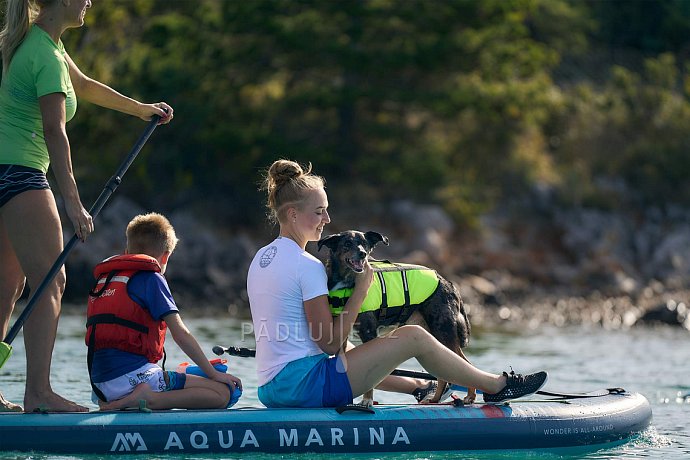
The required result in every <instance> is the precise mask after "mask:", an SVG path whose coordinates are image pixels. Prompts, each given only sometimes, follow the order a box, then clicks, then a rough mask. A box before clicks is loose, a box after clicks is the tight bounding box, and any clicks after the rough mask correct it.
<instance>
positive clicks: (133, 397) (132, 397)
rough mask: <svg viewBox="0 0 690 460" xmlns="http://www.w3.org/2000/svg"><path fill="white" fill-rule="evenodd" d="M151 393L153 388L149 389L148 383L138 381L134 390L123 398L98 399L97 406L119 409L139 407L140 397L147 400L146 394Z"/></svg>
mask: <svg viewBox="0 0 690 460" xmlns="http://www.w3.org/2000/svg"><path fill="white" fill-rule="evenodd" d="M152 393H153V390H152V389H151V387H149V385H148V383H140V384H139V385H137V387H136V388H135V389H134V391H132V392H131V393H130V394H128V395H127V396H125V397H123V398H120V399H116V400H115V401H108V402H103V401H98V407H99V408H100V409H101V410H120V409H128V408H137V407H139V401H141V400H142V399H143V400H144V401H147V400H148V396H149V395H151V394H152Z"/></svg>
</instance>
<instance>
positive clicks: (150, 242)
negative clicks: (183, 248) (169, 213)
mask: <svg viewBox="0 0 690 460" xmlns="http://www.w3.org/2000/svg"><path fill="white" fill-rule="evenodd" d="M126 234H127V252H128V253H130V254H147V255H149V256H151V257H159V256H161V255H163V253H165V252H170V253H172V252H173V251H174V250H175V246H177V241H178V240H177V235H175V229H174V228H173V226H172V225H171V224H170V221H169V220H168V219H167V218H166V217H165V216H163V215H161V214H158V213H156V212H150V213H148V214H140V215H138V216H136V217H134V218H133V219H132V220H131V221H130V222H129V224H128V225H127V232H126Z"/></svg>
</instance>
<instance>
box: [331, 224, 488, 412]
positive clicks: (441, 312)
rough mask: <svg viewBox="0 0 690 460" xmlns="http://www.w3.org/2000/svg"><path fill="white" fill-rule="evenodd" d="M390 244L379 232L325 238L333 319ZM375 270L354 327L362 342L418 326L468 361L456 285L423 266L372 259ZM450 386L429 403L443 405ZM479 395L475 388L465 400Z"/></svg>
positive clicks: (367, 397)
mask: <svg viewBox="0 0 690 460" xmlns="http://www.w3.org/2000/svg"><path fill="white" fill-rule="evenodd" d="M379 243H384V244H386V245H388V238H387V237H385V236H383V235H381V234H380V233H378V232H365V233H363V232H359V231H355V230H348V231H345V232H342V233H337V234H335V235H330V236H327V237H325V238H322V239H321V240H320V241H319V242H318V249H319V250H321V247H322V246H326V247H327V248H328V249H330V254H329V257H328V259H327V261H326V272H327V274H328V289H329V303H330V306H331V311H332V312H333V314H334V315H337V314H339V312H340V311H342V308H343V306H344V305H345V302H347V299H348V298H349V296H350V294H351V293H352V289H353V288H354V284H355V273H360V272H362V271H363V269H364V261H365V260H366V259H367V258H368V257H369V255H370V254H371V251H372V250H373V249H374V247H376V245H377V244H379ZM369 263H370V265H371V266H372V268H373V269H374V281H373V282H372V285H371V287H370V288H369V292H368V294H367V298H366V300H365V301H364V303H363V305H362V309H361V310H360V313H359V315H358V317H357V322H356V323H355V329H356V330H357V333H358V335H359V338H360V339H361V340H362V342H368V341H369V340H372V339H374V338H375V337H377V336H378V332H379V330H380V329H381V327H383V326H400V325H403V324H419V325H421V326H423V327H424V328H425V329H427V330H428V331H429V332H430V333H431V334H432V335H433V336H434V337H436V339H438V341H439V342H441V343H442V344H443V345H445V346H446V347H448V348H449V349H450V350H452V351H453V352H455V353H457V354H458V355H459V356H460V357H462V358H463V359H465V360H466V361H468V362H469V360H468V359H467V357H466V356H465V354H464V353H463V351H462V349H463V348H465V347H466V346H467V345H468V343H469V340H470V321H469V319H468V318H467V313H466V312H465V308H464V304H463V301H462V298H461V297H460V294H459V293H458V290H457V289H456V288H455V286H454V285H453V283H451V282H450V281H448V280H446V279H445V278H443V277H442V276H440V275H438V273H436V271H435V270H432V269H430V268H427V267H422V266H419V265H409V264H396V263H391V262H388V261H376V260H373V259H370V262H369ZM446 385H447V382H443V381H439V385H438V389H437V391H436V394H435V395H434V396H433V398H432V399H431V400H430V401H429V402H438V401H439V399H440V398H441V395H442V394H443V392H444V390H445V388H446ZM475 397H476V391H475V389H474V388H470V389H469V392H468V394H467V396H466V397H465V402H466V403H470V402H473V401H474V399H475ZM362 402H363V404H367V405H370V404H371V403H372V402H373V389H372V390H371V391H369V392H367V393H366V394H364V398H363V401H362Z"/></svg>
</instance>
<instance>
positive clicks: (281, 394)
mask: <svg viewBox="0 0 690 460" xmlns="http://www.w3.org/2000/svg"><path fill="white" fill-rule="evenodd" d="M259 401H261V402H262V403H263V404H264V405H265V406H266V407H338V406H342V405H343V404H350V403H352V388H351V387H350V380H349V379H348V378H347V373H346V372H345V369H344V366H343V363H342V361H341V360H340V358H339V357H335V356H334V357H329V356H328V355H327V354H325V353H324V354H320V355H314V356H308V357H306V358H302V359H298V360H295V361H292V362H290V363H288V365H287V366H285V367H284V368H283V370H281V371H280V372H279V373H278V375H276V376H275V377H273V380H271V381H270V382H268V383H267V384H265V385H262V386H260V387H259Z"/></svg>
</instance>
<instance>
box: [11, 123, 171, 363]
mask: <svg viewBox="0 0 690 460" xmlns="http://www.w3.org/2000/svg"><path fill="white" fill-rule="evenodd" d="M159 120H160V116H158V115H154V116H153V118H152V119H151V121H150V122H149V124H148V125H147V126H146V129H145V130H144V133H143V134H142V135H141V137H139V140H138V141H137V143H136V144H134V147H132V150H131V151H130V152H129V155H127V157H126V158H125V160H124V161H123V162H122V164H121V165H120V168H119V169H118V170H117V171H116V172H115V175H114V176H113V177H111V178H110V180H109V181H108V182H107V183H106V184H105V188H104V189H103V191H102V192H101V194H100V195H99V196H98V199H97V200H96V202H95V203H94V204H93V206H92V207H91V209H90V210H89V213H90V214H91V217H92V218H93V219H95V218H96V216H97V215H98V213H99V212H101V209H103V206H104V205H105V203H106V201H108V199H109V198H110V195H112V194H113V192H114V191H115V189H116V188H117V187H118V186H119V185H120V183H121V182H122V176H124V175H125V173H126V172H127V169H129V166H130V165H131V164H132V162H133V161H134V159H135V158H136V157H137V155H138V154H139V151H140V150H141V149H142V147H143V146H144V144H146V141H147V140H148V139H149V137H150V136H151V134H152V133H153V130H154V129H156V126H158V121H159ZM77 241H79V237H78V236H77V235H76V234H75V235H74V236H72V239H71V240H69V242H68V243H67V245H66V246H65V248H64V249H63V250H62V253H60V255H59V256H58V258H57V260H56V261H55V263H54V264H53V266H52V267H51V268H50V271H49V272H48V274H47V275H46V276H45V277H44V278H43V281H42V282H41V284H39V285H38V287H37V288H36V289H35V290H34V292H33V295H32V296H31V299H29V302H28V303H27V304H26V307H25V308H24V311H22V314H21V315H19V318H17V321H16V322H15V323H14V326H12V329H10V332H8V333H7V336H6V337H5V339H4V340H3V341H2V342H0V368H2V366H4V365H5V363H6V362H7V360H8V359H9V358H10V355H11V354H12V345H11V343H12V341H13V340H14V339H15V338H16V337H17V334H19V331H20V330H21V328H22V326H24V323H25V322H26V320H27V319H28V318H29V315H30V314H31V312H32V311H33V309H34V307H35V306H36V303H37V302H38V299H39V298H40V296H41V294H42V293H43V291H45V289H46V287H48V285H49V284H50V283H51V281H53V278H55V275H57V274H58V272H59V271H60V269H61V268H62V265H63V264H64V263H65V260H66V259H67V256H68V255H69V253H70V251H71V250H72V248H74V246H75V244H76V243H77Z"/></svg>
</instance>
